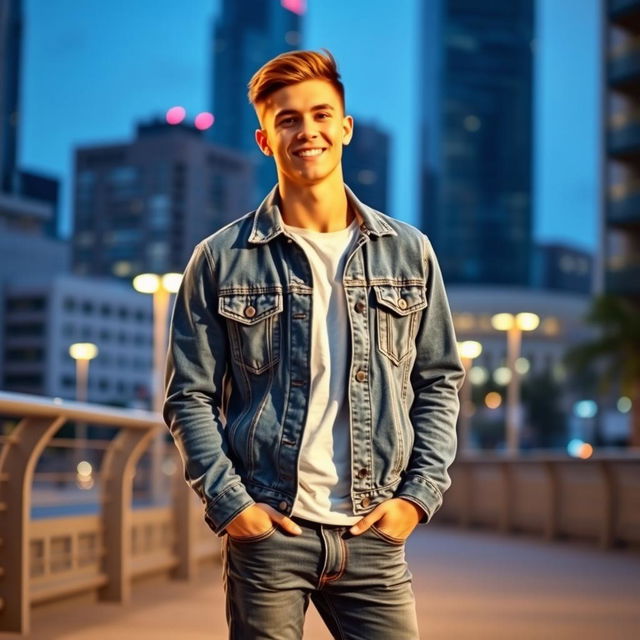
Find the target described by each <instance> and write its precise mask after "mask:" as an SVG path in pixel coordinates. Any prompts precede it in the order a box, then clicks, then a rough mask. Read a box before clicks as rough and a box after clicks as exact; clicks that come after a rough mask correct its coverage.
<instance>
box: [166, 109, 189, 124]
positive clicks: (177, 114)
mask: <svg viewBox="0 0 640 640" xmlns="http://www.w3.org/2000/svg"><path fill="white" fill-rule="evenodd" d="M186 115H187V111H186V109H185V108H184V107H171V109H169V110H168V111H167V115H166V118H167V122H168V123H169V124H180V123H181V122H182V121H183V120H184V119H185V117H186Z"/></svg>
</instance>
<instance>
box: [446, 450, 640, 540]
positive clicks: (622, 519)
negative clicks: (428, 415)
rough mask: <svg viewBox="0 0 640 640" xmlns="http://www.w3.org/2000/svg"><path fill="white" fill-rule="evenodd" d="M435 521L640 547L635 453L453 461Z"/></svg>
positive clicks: (639, 470) (639, 457)
mask: <svg viewBox="0 0 640 640" xmlns="http://www.w3.org/2000/svg"><path fill="white" fill-rule="evenodd" d="M451 480H452V484H451V488H450V489H449V491H448V492H447V494H446V497H445V501H444V505H443V507H442V509H441V510H440V511H439V512H438V514H436V518H438V520H439V521H440V522H447V523H456V524H459V525H461V526H462V527H473V526H476V527H487V528H493V529H496V530H499V531H502V532H505V533H516V532H523V533H529V534H537V535H541V536H544V537H545V538H546V539H548V540H553V539H581V540H585V541H591V542H594V543H597V544H599V545H600V546H601V547H603V548H609V547H613V546H629V547H638V548H640V451H638V450H637V449H636V450H622V451H620V450H618V451H611V452H607V451H602V452H598V453H596V454H595V455H594V456H593V457H591V458H588V459H580V458H572V457H569V456H568V455H560V454H558V453H550V452H548V451H546V452H545V451H540V452H528V453H524V454H522V455H519V456H513V457H510V456H507V455H498V454H493V453H486V452H485V453H482V454H477V455H467V456H465V457H464V458H461V459H458V460H457V461H456V462H455V463H454V464H453V465H452V467H451Z"/></svg>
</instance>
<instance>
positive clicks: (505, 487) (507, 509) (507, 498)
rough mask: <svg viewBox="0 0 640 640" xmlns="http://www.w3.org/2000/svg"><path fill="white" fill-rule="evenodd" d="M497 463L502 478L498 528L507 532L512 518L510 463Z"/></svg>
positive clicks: (502, 461) (509, 529) (505, 461)
mask: <svg viewBox="0 0 640 640" xmlns="http://www.w3.org/2000/svg"><path fill="white" fill-rule="evenodd" d="M498 464H499V465H500V477H501V480H502V491H501V494H502V501H501V504H500V516H499V522H498V530H499V531H500V532H502V533H509V532H510V531H511V522H512V519H513V518H512V509H513V506H512V505H513V493H514V491H513V486H512V484H513V478H512V475H513V473H512V469H511V463H510V462H509V461H508V460H501V461H500V462H498ZM521 464H522V463H521Z"/></svg>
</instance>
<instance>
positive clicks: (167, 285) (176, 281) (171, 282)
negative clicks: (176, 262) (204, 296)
mask: <svg viewBox="0 0 640 640" xmlns="http://www.w3.org/2000/svg"><path fill="white" fill-rule="evenodd" d="M181 282H182V274H181V273H165V274H164V275H163V276H162V288H163V289H164V290H165V291H169V292H170V293H176V292H177V291H178V289H179V288H180V283H181Z"/></svg>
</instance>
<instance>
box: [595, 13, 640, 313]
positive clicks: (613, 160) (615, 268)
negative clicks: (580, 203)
mask: <svg viewBox="0 0 640 640" xmlns="http://www.w3.org/2000/svg"><path fill="white" fill-rule="evenodd" d="M602 6H603V21H602V23H603V41H604V47H603V55H604V58H603V82H604V86H603V109H602V117H603V127H602V130H603V136H602V139H603V147H604V150H605V153H604V160H603V167H602V168H603V181H604V187H605V188H604V189H603V192H604V193H603V200H604V202H603V207H602V211H603V216H602V220H601V233H600V238H601V243H602V244H601V247H600V251H601V264H600V269H599V274H598V275H599V278H598V290H599V292H606V293H610V294H615V295H620V296H623V297H625V298H627V299H628V300H630V301H632V302H633V303H634V304H635V305H637V306H638V308H640V115H639V114H640V55H639V54H638V39H639V38H640V0H624V1H623V0H610V1H609V2H604V3H603V4H602Z"/></svg>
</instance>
